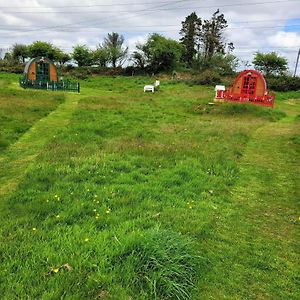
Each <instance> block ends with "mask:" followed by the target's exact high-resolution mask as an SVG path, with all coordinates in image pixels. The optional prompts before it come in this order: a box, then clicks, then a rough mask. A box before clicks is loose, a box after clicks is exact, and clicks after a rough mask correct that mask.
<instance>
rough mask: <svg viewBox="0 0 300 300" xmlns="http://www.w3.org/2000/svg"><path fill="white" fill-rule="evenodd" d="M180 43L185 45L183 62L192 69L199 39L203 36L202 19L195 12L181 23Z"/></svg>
mask: <svg viewBox="0 0 300 300" xmlns="http://www.w3.org/2000/svg"><path fill="white" fill-rule="evenodd" d="M181 24H182V28H181V30H180V32H179V33H180V35H181V36H182V37H181V38H180V42H181V43H182V44H183V45H184V48H185V53H184V55H183V60H184V61H185V62H186V63H187V64H188V65H189V66H190V67H191V66H192V65H193V60H194V56H195V54H196V53H197V50H199V49H198V47H199V38H200V36H201V25H202V21H201V18H198V16H197V14H196V13H195V12H193V13H191V14H190V15H189V16H187V17H186V18H185V21H183V22H181Z"/></svg>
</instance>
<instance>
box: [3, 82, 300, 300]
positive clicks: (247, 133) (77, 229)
mask: <svg viewBox="0 0 300 300" xmlns="http://www.w3.org/2000/svg"><path fill="white" fill-rule="evenodd" d="M144 83H145V81H144V79H129V78H128V79H124V78H115V79H112V78H102V79H101V80H99V79H91V80H90V81H89V82H85V83H84V84H83V87H84V88H83V92H82V94H81V95H80V96H79V98H80V101H79V104H78V107H77V110H76V111H75V113H74V114H73V117H72V118H71V119H70V122H69V118H70V116H71V114H72V112H73V110H74V109H76V103H77V100H78V96H77V95H76V96H75V95H73V94H71V95H70V96H68V98H67V100H66V104H65V105H64V104H63V105H62V106H60V107H59V109H58V112H55V113H53V114H51V115H50V116H49V117H46V118H45V119H44V120H43V121H42V122H39V123H37V124H36V125H35V126H34V127H33V128H32V129H31V130H30V131H29V132H28V133H27V134H26V135H24V136H23V137H22V138H21V139H20V141H19V142H18V143H16V144H15V145H13V146H12V147H11V148H10V149H9V151H8V153H7V155H6V156H5V158H4V160H5V162H6V163H7V164H8V165H9V166H13V169H14V171H13V172H7V171H6V170H7V165H6V166H5V165H4V164H1V166H2V167H1V169H0V170H1V174H2V176H3V177H4V179H3V178H2V180H3V181H2V187H3V186H6V188H5V189H3V188H2V198H3V199H2V202H1V212H0V214H1V218H2V219H3V220H4V221H3V224H5V226H2V227H1V237H2V239H3V241H4V243H1V245H0V251H1V252H0V253H1V256H0V258H1V264H2V267H1V268H2V270H3V275H4V276H2V277H1V279H0V284H1V292H2V294H3V295H5V297H6V298H7V299H13V298H25V297H26V296H25V295H27V296H28V297H30V298H41V297H43V298H45V299H57V298H59V297H64V298H68V299H82V298H84V297H90V298H94V297H96V296H97V295H98V296H99V297H100V298H101V297H102V298H111V299H129V296H133V297H134V299H152V298H153V295H152V294H151V292H149V290H147V289H146V288H144V290H142V289H141V287H137V286H136V284H135V283H134V282H133V278H134V277H135V273H136V270H133V269H132V268H131V265H130V260H129V261H128V262H127V261H126V260H125V262H123V261H116V259H115V257H116V255H117V254H118V253H120V252H121V253H122V251H123V250H122V249H123V248H124V247H125V246H124V245H126V244H127V243H128V242H127V241H128V240H135V239H136V235H138V236H139V234H144V235H146V236H147V232H148V230H149V228H158V229H157V230H164V229H167V230H171V231H172V232H180V233H181V234H182V238H181V237H179V238H178V239H179V240H178V241H179V242H180V241H181V239H184V238H185V237H188V238H189V239H191V240H192V241H194V243H195V248H196V250H197V251H198V252H199V253H200V254H201V255H202V256H204V257H205V258H207V259H208V260H209V263H205V264H203V265H202V269H201V271H198V275H197V278H195V284H196V285H195V290H194V291H190V296H189V298H191V299H201V298H203V299H226V298H228V299H232V298H236V299H239V298H243V299H260V298H261V299H276V298H277V299H280V298H289V299H296V298H297V295H298V294H297V292H298V290H297V280H299V278H298V279H297V269H296V267H297V259H298V258H299V256H297V253H296V249H297V236H296V228H297V224H298V223H297V221H296V219H297V217H298V216H297V215H296V207H295V206H296V204H297V203H296V199H297V195H296V192H297V190H299V187H297V180H296V178H297V176H298V175H299V170H298V169H297V164H296V161H297V158H299V152H297V151H299V137H297V133H298V132H299V131H297V126H299V123H297V122H295V114H296V115H297V114H299V104H297V102H296V101H290V102H288V101H286V100H285V101H283V99H284V98H286V99H289V98H298V99H299V94H297V93H290V94H281V95H280V96H279V98H281V100H280V99H279V101H278V102H279V105H278V106H279V108H280V109H281V110H284V111H286V112H287V113H288V116H287V117H285V118H283V119H282V120H281V121H277V122H271V120H273V121H274V120H275V119H277V118H279V117H281V114H280V113H277V112H275V113H274V112H270V111H269V110H267V109H261V108H256V107H255V108H250V109H249V107H239V108H238V110H239V111H238V112H237V111H236V107H235V106H232V105H229V106H226V105H221V106H216V107H213V108H211V107H209V106H207V105H206V103H207V102H208V101H209V100H210V99H211V97H212V94H213V92H212V90H211V89H208V88H203V87H187V86H185V85H182V84H177V85H172V84H167V83H163V88H162V90H161V91H160V92H159V93H156V94H154V95H152V94H143V93H141V91H142V86H143V84H144ZM22 93H24V94H25V95H26V93H28V92H27V91H26V92H22ZM30 93H31V92H30ZM298 101H299V100H298ZM68 103H69V104H71V103H73V104H74V105H71V107H68ZM69 108H70V109H69ZM59 111H61V112H63V113H64V114H65V116H67V118H66V120H65V118H64V117H59V116H62V115H61V114H59ZM56 122H57V123H56ZM62 122H63V123H62ZM64 122H65V123H64ZM68 122H69V123H68ZM67 123H68V126H62V125H65V124H67ZM48 124H51V125H52V126H51V127H49V129H50V130H49V129H48V128H47V127H48V126H47V125H48ZM57 129H59V130H57ZM298 129H299V128H298ZM54 135H55V137H54ZM37 136H41V137H42V138H41V140H39V139H37V138H36V137H37ZM297 143H298V144H297ZM28 144H32V145H33V147H32V152H30V153H29V152H25V153H24V154H22V155H23V156H21V157H24V158H29V157H32V156H33V159H32V163H31V164H30V161H29V160H26V159H25V161H24V160H22V159H21V160H20V159H19V161H21V162H20V163H17V161H16V160H15V159H16V157H17V156H18V155H17V153H20V152H21V153H23V151H22V149H24V150H25V149H27V147H28ZM16 149H17V150H18V151H16ZM297 149H298V150H297ZM257 150H258V151H257ZM3 166H4V167H3ZM11 181H12V182H14V183H15V184H16V183H19V182H20V184H19V186H17V187H16V188H15V185H11V184H10V182H11ZM8 187H10V188H8ZM14 189H15V190H14ZM3 191H5V193H4V192H3ZM8 192H10V195H9V194H8ZM33 228H36V230H33ZM298 240H299V239H298ZM160 247H164V245H160ZM125 248H126V247H125ZM117 257H118V256H117ZM123 260H124V256H123ZM63 263H69V264H70V265H71V266H72V267H73V271H72V272H67V271H65V270H61V271H60V272H58V273H57V274H52V275H51V276H46V275H45V274H47V273H48V272H49V270H50V269H51V267H57V266H59V265H61V264H63ZM131 263H132V262H131ZM125 270H126V272H125ZM147 293H148V294H147Z"/></svg>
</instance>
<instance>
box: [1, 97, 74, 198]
mask: <svg viewBox="0 0 300 300" xmlns="http://www.w3.org/2000/svg"><path fill="white" fill-rule="evenodd" d="M78 100H79V95H75V94H72V95H68V97H66V101H65V102H64V103H62V104H60V105H59V107H58V108H57V109H56V110H55V111H53V112H51V113H50V114H49V115H48V116H46V117H45V118H42V119H40V120H39V121H38V122H37V123H36V124H35V125H34V126H33V127H31V129H30V130H29V131H27V132H26V133H25V134H24V135H23V136H22V137H21V138H20V139H19V140H18V141H17V142H16V143H14V144H13V145H11V147H9V149H7V151H5V152H4V153H3V154H2V155H1V156H0V195H1V196H2V197H3V196H7V195H8V194H9V193H10V192H12V191H13V190H14V189H15V188H16V186H17V184H18V182H19V181H20V179H21V178H22V177H23V176H24V174H25V171H26V169H27V168H28V166H29V164H30V163H31V162H33V161H34V159H35V158H36V156H37V155H38V154H39V153H40V152H41V151H42V149H43V147H44V146H45V145H46V144H47V143H48V142H49V141H50V140H51V139H52V138H53V136H55V134H57V132H59V131H61V130H62V129H63V128H65V126H67V124H68V123H69V121H70V118H71V116H72V114H73V112H74V111H75V109H76V106H77V104H78Z"/></svg>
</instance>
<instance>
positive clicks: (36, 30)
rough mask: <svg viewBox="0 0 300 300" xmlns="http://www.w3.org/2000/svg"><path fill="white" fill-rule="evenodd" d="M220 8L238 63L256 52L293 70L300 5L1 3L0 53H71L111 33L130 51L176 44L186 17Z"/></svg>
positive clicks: (287, 0) (299, 42) (292, 1)
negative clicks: (153, 40) (154, 39)
mask: <svg viewBox="0 0 300 300" xmlns="http://www.w3.org/2000/svg"><path fill="white" fill-rule="evenodd" d="M218 8H219V9H220V11H221V12H222V13H224V14H225V18H226V19H227V21H228V24H229V26H228V29H226V32H225V35H226V39H227V41H228V42H233V43H234V46H235V48H236V49H235V52H234V53H235V55H237V56H238V57H239V58H240V59H241V60H242V61H250V62H251V61H252V59H253V54H254V53H255V52H256V51H262V52H269V51H276V52H278V53H279V54H281V55H283V56H285V57H287V58H288V60H289V65H290V68H291V69H292V70H293V69H294V66H295V62H296V57H297V52H298V49H299V48H300V0H273V1H272V0H253V1H249V0H223V1H221V0H205V1H204V0H203V1H201V0H197V1H196V0H184V1H179V0H161V1H158V0H152V1H151V0H116V1H111V0H0V32H1V34H0V48H2V49H6V48H9V47H10V46H11V45H13V44H14V43H25V44H30V43H32V42H33V41H36V40H43V41H48V42H51V43H53V44H55V45H56V46H59V47H60V48H61V49H63V50H65V51H66V52H71V51H72V46H74V45H76V44H86V45H88V46H89V47H91V48H92V47H93V48H94V47H95V46H96V45H97V44H99V43H101V42H102V41H103V37H104V36H105V35H106V34H107V33H108V32H112V31H114V32H118V33H120V34H123V35H124V37H125V43H126V44H127V45H128V46H129V48H130V50H131V51H132V50H133V49H134V47H135V44H136V42H137V41H139V42H143V41H145V40H146V38H147V36H148V34H149V33H152V32H158V33H161V34H163V35H165V36H167V37H171V38H174V39H179V34H178V32H179V30H180V28H181V21H183V20H184V19H185V17H186V16H187V15H189V14H190V13H191V12H193V11H195V12H196V13H197V15H198V16H199V17H201V18H202V19H207V18H210V17H211V15H212V14H213V12H214V11H215V10H217V9H218ZM2 52H3V51H2ZM298 74H299V75H300V71H298Z"/></svg>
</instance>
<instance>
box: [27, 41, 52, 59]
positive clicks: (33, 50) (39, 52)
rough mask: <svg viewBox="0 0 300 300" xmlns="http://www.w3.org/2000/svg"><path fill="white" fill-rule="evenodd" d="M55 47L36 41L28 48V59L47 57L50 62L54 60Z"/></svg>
mask: <svg viewBox="0 0 300 300" xmlns="http://www.w3.org/2000/svg"><path fill="white" fill-rule="evenodd" d="M55 52H56V51H55V47H54V46H53V45H52V44H51V43H47V42H42V41H36V42H34V43H32V44H31V45H29V46H28V54H29V57H31V58H33V57H39V56H42V57H47V58H49V59H51V60H54V59H55Z"/></svg>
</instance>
